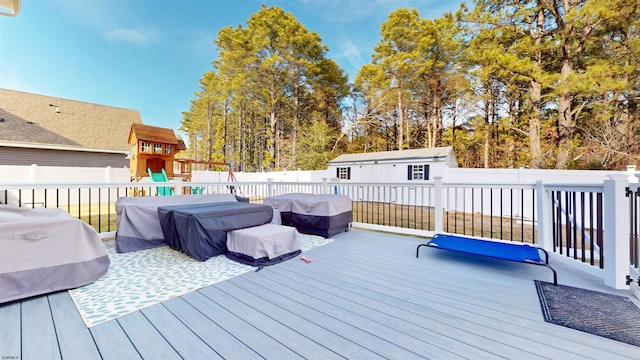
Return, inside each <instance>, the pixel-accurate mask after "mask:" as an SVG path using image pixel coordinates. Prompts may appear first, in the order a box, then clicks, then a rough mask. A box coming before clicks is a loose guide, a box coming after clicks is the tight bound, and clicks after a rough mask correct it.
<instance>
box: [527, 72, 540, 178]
mask: <svg viewBox="0 0 640 360" xmlns="http://www.w3.org/2000/svg"><path fill="white" fill-rule="evenodd" d="M529 97H530V99H531V104H532V105H531V112H530V114H529V151H530V152H531V161H530V163H529V166H530V167H531V168H532V169H540V168H541V167H542V147H541V146H540V103H541V102H542V84H540V83H538V82H536V81H535V80H531V81H529Z"/></svg>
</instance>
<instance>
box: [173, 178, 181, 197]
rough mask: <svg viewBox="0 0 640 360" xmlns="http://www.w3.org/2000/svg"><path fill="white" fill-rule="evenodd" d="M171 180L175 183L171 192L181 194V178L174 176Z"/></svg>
mask: <svg viewBox="0 0 640 360" xmlns="http://www.w3.org/2000/svg"><path fill="white" fill-rule="evenodd" d="M173 182H174V183H175V184H176V185H175V190H174V192H173V193H174V194H176V195H182V178H175V179H173Z"/></svg>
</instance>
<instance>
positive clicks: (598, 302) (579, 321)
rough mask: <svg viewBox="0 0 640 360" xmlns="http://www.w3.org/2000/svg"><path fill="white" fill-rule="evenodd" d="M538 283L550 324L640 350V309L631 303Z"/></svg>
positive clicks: (614, 297)
mask: <svg viewBox="0 0 640 360" xmlns="http://www.w3.org/2000/svg"><path fill="white" fill-rule="evenodd" d="M535 283H536V289H537V290H538V297H539V299H540V306H541V307H542V313H543V315H544V320H545V321H546V322H549V323H552V324H556V325H561V326H565V327H568V328H571V329H575V330H580V331H584V332H587V333H590V334H594V335H598V336H602V337H606V338H609V339H613V340H618V341H621V342H624V343H627V344H631V345H636V346H640V309H638V307H637V306H636V305H635V304H634V303H633V302H632V301H631V300H630V299H628V298H626V297H624V296H619V295H612V294H606V293H602V292H598V291H593V290H586V289H581V288H576V287H571V286H563V285H558V286H554V285H553V284H551V283H548V282H544V281H539V280H535ZM639 354H640V353H639Z"/></svg>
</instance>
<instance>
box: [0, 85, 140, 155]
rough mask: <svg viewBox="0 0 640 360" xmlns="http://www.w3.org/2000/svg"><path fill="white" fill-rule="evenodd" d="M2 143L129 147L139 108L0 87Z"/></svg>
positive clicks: (99, 147) (90, 147)
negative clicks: (94, 102)
mask: <svg viewBox="0 0 640 360" xmlns="http://www.w3.org/2000/svg"><path fill="white" fill-rule="evenodd" d="M0 118H3V119H4V120H3V121H1V122H0V142H3V143H11V142H16V143H20V144H23V145H26V144H33V145H56V146H68V147H79V148H83V149H101V150H118V151H127V150H129V144H128V141H127V140H128V138H127V135H128V134H129V129H130V127H131V124H141V123H142V119H141V118H140V113H139V112H138V111H137V110H130V109H123V108H117V107H113V106H106V105H99V104H92V103H88V102H82V101H76V100H69V99H62V98H57V97H51V96H45V95H38V94H31V93H26V92H21V91H15V90H8V89H0Z"/></svg>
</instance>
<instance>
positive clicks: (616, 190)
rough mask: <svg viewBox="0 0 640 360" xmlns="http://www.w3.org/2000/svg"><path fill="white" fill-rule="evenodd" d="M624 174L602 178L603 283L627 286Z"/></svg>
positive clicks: (626, 211) (625, 185) (621, 287)
mask: <svg viewBox="0 0 640 360" xmlns="http://www.w3.org/2000/svg"><path fill="white" fill-rule="evenodd" d="M627 186H629V180H628V175H626V174H615V175H609V179H608V180H605V181H604V199H605V201H604V283H605V285H607V286H610V287H613V288H615V289H629V285H627V284H626V279H625V277H626V275H628V274H629V230H630V224H629V209H628V201H627V198H626V197H625V191H626V190H625V189H626V187H627Z"/></svg>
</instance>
